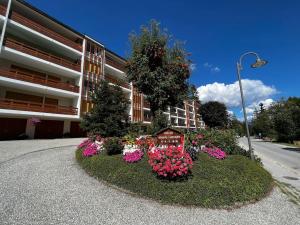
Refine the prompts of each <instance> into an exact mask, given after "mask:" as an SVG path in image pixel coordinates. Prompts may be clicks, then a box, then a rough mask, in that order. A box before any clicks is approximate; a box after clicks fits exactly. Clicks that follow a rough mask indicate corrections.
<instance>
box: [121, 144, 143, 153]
mask: <svg viewBox="0 0 300 225" xmlns="http://www.w3.org/2000/svg"><path fill="white" fill-rule="evenodd" d="M136 150H139V148H138V147H137V146H136V145H125V146H124V149H123V155H125V154H126V153H128V152H135V151H136Z"/></svg>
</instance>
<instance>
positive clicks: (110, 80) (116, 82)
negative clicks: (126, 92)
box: [105, 74, 131, 89]
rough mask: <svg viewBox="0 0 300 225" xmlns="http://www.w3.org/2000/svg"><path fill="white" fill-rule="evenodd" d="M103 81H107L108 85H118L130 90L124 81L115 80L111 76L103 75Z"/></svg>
mask: <svg viewBox="0 0 300 225" xmlns="http://www.w3.org/2000/svg"><path fill="white" fill-rule="evenodd" d="M105 80H107V81H108V82H110V83H113V84H116V85H119V86H121V87H124V88H127V89H131V87H130V84H129V83H127V82H126V81H123V80H120V79H116V78H114V77H113V76H111V75H108V74H107V75H105Z"/></svg>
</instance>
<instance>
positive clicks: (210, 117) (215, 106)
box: [199, 101, 229, 128]
mask: <svg viewBox="0 0 300 225" xmlns="http://www.w3.org/2000/svg"><path fill="white" fill-rule="evenodd" d="M199 113H200V114H201V116H202V119H203V121H204V123H205V124H206V125H207V126H209V127H211V128H212V127H219V128H225V127H227V125H228V122H229V116H228V112H227V108H226V106H225V104H223V103H220V102H216V101H211V102H207V103H205V104H203V105H202V106H201V107H200V109H199Z"/></svg>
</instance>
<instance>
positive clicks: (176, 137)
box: [156, 128, 184, 146]
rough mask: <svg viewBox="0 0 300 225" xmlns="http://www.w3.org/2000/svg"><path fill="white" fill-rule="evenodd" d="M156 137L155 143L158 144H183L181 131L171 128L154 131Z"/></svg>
mask: <svg viewBox="0 0 300 225" xmlns="http://www.w3.org/2000/svg"><path fill="white" fill-rule="evenodd" d="M156 137H157V144H158V145H162V146H165V145H175V146H178V145H183V142H184V134H182V133H181V132H179V131H177V130H175V129H172V128H165V129H163V130H160V131H159V132H157V133H156Z"/></svg>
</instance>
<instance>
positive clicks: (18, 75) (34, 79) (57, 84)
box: [0, 69, 79, 93]
mask: <svg viewBox="0 0 300 225" xmlns="http://www.w3.org/2000/svg"><path fill="white" fill-rule="evenodd" d="M0 76H3V77H8V78H12V79H16V80H22V81H27V82H31V83H35V84H41V85H45V86H48V87H53V88H59V89H63V90H67V91H72V92H75V93H79V87H78V86H75V85H73V84H69V83H64V82H61V81H57V80H53V79H51V78H46V77H41V76H37V75H35V74H30V73H28V72H23V71H9V70H3V69H0Z"/></svg>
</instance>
